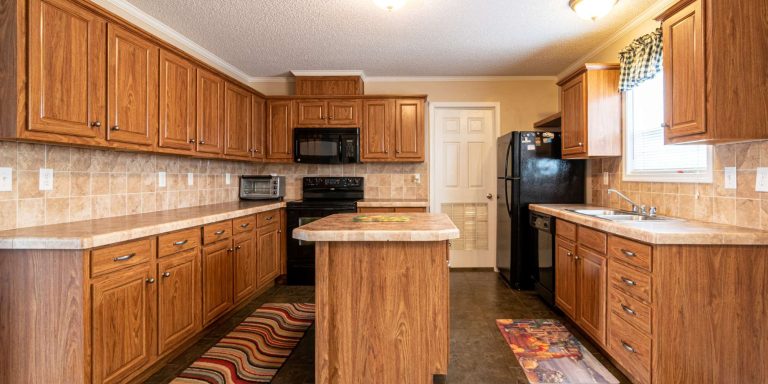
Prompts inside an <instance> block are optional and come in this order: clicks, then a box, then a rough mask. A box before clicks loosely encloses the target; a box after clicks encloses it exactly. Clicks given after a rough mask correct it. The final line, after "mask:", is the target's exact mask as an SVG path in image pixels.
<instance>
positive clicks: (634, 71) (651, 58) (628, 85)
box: [619, 28, 663, 92]
mask: <svg viewBox="0 0 768 384" xmlns="http://www.w3.org/2000/svg"><path fill="white" fill-rule="evenodd" d="M662 47H663V44H662V40H661V28H658V29H656V31H654V32H652V33H649V34H647V35H644V36H641V37H639V38H637V39H635V40H634V41H633V42H632V44H630V45H629V46H628V47H626V48H624V50H623V51H621V52H620V53H619V62H620V63H621V78H620V80H619V91H621V92H625V91H630V90H632V88H635V87H636V86H637V85H639V84H640V83H642V82H643V81H646V80H650V79H653V78H654V77H655V76H656V74H657V73H659V72H660V71H661V69H662V60H661V59H662Z"/></svg>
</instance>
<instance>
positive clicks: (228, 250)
mask: <svg viewBox="0 0 768 384" xmlns="http://www.w3.org/2000/svg"><path fill="white" fill-rule="evenodd" d="M234 251H235V250H234V249H232V248H230V249H227V252H234Z"/></svg>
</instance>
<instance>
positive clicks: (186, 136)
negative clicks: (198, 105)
mask: <svg viewBox="0 0 768 384" xmlns="http://www.w3.org/2000/svg"><path fill="white" fill-rule="evenodd" d="M196 79H197V77H196V71H195V65H194V64H192V63H191V62H190V61H188V60H185V59H184V58H182V57H180V56H177V55H174V54H173V53H171V52H168V51H166V50H161V51H160V134H159V138H158V146H160V147H162V148H174V149H182V150H188V151H191V150H193V149H194V148H195V140H196V139H195V137H196V135H195V102H196V100H195V94H196V93H195V92H196V89H195V81H196Z"/></svg>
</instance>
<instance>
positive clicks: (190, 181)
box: [187, 172, 195, 185]
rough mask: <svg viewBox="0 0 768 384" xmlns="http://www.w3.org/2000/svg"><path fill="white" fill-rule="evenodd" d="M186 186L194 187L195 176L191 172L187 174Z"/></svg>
mask: <svg viewBox="0 0 768 384" xmlns="http://www.w3.org/2000/svg"><path fill="white" fill-rule="evenodd" d="M187 185H195V174H194V173H192V172H189V173H187Z"/></svg>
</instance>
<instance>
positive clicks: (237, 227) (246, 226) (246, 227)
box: [232, 215, 256, 235]
mask: <svg viewBox="0 0 768 384" xmlns="http://www.w3.org/2000/svg"><path fill="white" fill-rule="evenodd" d="M255 228H256V216H253V215H250V216H244V217H238V218H237V219H234V220H232V231H233V232H234V234H235V235H237V234H238V233H245V232H250V231H253V230H254V229H255Z"/></svg>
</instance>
